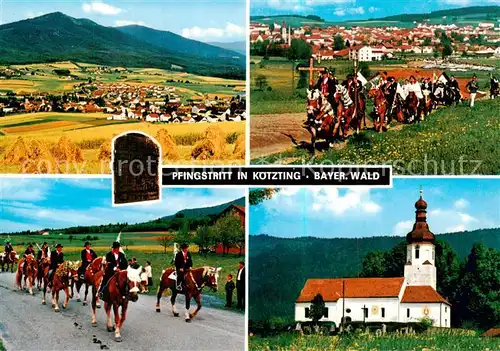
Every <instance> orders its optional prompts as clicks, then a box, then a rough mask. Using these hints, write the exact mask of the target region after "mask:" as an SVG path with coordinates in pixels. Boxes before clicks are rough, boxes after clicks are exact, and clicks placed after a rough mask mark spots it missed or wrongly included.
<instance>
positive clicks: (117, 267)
mask: <svg viewBox="0 0 500 351" xmlns="http://www.w3.org/2000/svg"><path fill="white" fill-rule="evenodd" d="M127 267H128V262H127V258H126V257H125V254H124V253H123V252H121V251H120V243H119V242H118V241H115V242H114V243H113V246H112V248H111V251H110V252H108V253H107V254H106V269H105V271H104V277H103V278H102V283H101V286H100V287H99V297H100V298H101V299H103V295H105V292H107V291H108V290H107V286H108V281H109V279H111V277H112V276H113V275H114V274H115V273H116V272H120V271H122V270H126V269H127ZM104 300H106V299H105V298H104Z"/></svg>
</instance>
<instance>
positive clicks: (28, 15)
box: [0, 11, 45, 24]
mask: <svg viewBox="0 0 500 351" xmlns="http://www.w3.org/2000/svg"><path fill="white" fill-rule="evenodd" d="M43 15H45V12H33V11H29V12H27V13H26V14H25V15H24V18H26V19H30V18H35V17H40V16H43ZM0 24H1V22H0Z"/></svg>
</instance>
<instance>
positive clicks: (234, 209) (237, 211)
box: [215, 204, 245, 254]
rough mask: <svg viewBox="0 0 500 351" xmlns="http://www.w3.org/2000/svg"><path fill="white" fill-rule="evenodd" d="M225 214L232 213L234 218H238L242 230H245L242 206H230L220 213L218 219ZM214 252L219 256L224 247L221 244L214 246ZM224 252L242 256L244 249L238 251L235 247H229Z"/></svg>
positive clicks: (243, 208)
mask: <svg viewBox="0 0 500 351" xmlns="http://www.w3.org/2000/svg"><path fill="white" fill-rule="evenodd" d="M227 213H233V214H234V215H235V216H237V217H239V218H240V220H241V227H242V228H243V230H245V207H244V206H238V205H234V204H233V205H230V206H228V207H227V208H226V209H225V210H224V211H222V212H221V213H220V214H219V216H218V217H219V218H220V217H222V216H224V215H225V214H227ZM215 252H216V253H219V254H222V253H224V246H223V245H222V243H219V244H217V245H215ZM226 252H228V253H234V254H238V253H241V254H244V253H245V248H243V249H241V251H240V249H239V248H237V247H230V248H228V249H227V251H226Z"/></svg>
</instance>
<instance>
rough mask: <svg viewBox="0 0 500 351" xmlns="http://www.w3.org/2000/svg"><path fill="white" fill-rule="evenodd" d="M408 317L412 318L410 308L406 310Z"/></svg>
mask: <svg viewBox="0 0 500 351" xmlns="http://www.w3.org/2000/svg"><path fill="white" fill-rule="evenodd" d="M406 317H407V318H410V309H409V308H407V309H406Z"/></svg>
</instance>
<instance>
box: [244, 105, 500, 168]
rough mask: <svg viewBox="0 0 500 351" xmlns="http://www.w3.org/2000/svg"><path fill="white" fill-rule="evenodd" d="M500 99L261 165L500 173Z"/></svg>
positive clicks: (292, 153)
mask: <svg viewBox="0 0 500 351" xmlns="http://www.w3.org/2000/svg"><path fill="white" fill-rule="evenodd" d="M499 111H500V101H499V100H498V99H497V100H483V101H478V102H477V105H476V107H475V108H474V109H473V110H471V109H470V108H469V107H468V106H464V105H461V106H457V107H454V108H453V107H450V108H444V109H440V110H439V111H437V112H435V113H433V114H432V115H431V116H430V117H428V118H427V119H426V120H425V121H424V122H422V123H419V124H414V125H407V126H403V127H402V128H400V129H398V130H389V131H388V132H386V133H381V134H379V133H375V132H374V131H373V130H365V131H363V132H362V133H360V135H359V136H357V137H352V138H351V139H350V141H349V143H348V144H347V146H346V147H345V148H343V149H340V150H334V149H330V150H328V151H326V152H324V153H321V154H318V155H316V156H315V157H311V154H310V153H309V152H308V151H306V150H298V149H297V150H291V151H287V152H284V153H281V154H276V155H271V156H268V157H264V158H260V159H256V160H254V161H253V162H255V163H259V164H265V163H280V160H282V159H283V158H289V157H294V158H295V161H294V162H293V163H294V164H308V163H313V164H332V163H333V164H369V165H376V164H389V165H393V171H394V173H395V174H399V175H415V174H426V175H444V174H455V175H465V174H484V175H488V174H491V175H493V174H499V173H500V149H499V148H498V145H500V122H499V119H498V117H499Z"/></svg>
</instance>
